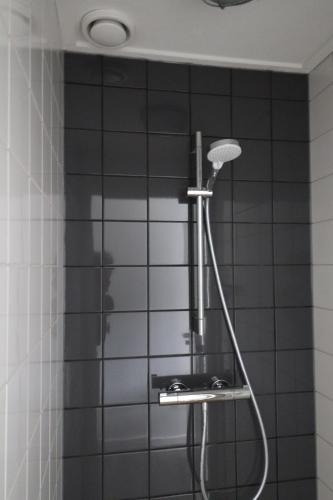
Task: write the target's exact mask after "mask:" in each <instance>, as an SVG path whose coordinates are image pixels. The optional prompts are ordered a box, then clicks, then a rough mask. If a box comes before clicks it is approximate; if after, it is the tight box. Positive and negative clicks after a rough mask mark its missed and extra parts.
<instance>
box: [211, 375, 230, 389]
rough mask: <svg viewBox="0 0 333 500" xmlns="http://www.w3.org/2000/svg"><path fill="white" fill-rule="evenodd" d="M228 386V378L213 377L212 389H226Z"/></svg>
mask: <svg viewBox="0 0 333 500" xmlns="http://www.w3.org/2000/svg"><path fill="white" fill-rule="evenodd" d="M227 387H229V384H228V382H227V381H226V380H223V379H220V378H217V377H212V385H211V389H226V388H227Z"/></svg>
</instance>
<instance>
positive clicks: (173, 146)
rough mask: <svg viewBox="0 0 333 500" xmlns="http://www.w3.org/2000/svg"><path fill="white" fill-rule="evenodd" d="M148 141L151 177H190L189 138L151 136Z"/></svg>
mask: <svg viewBox="0 0 333 500" xmlns="http://www.w3.org/2000/svg"><path fill="white" fill-rule="evenodd" d="M148 141H149V143H148V144H149V145H148V151H149V175H151V176H152V177H154V176H156V177H185V178H188V177H189V175H190V138H189V137H185V136H178V135H160V134H159V135H157V134H149V136H148Z"/></svg>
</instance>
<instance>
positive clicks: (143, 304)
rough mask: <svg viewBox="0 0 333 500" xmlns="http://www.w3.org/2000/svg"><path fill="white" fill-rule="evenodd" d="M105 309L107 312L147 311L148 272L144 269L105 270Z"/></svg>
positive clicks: (122, 268)
mask: <svg viewBox="0 0 333 500" xmlns="http://www.w3.org/2000/svg"><path fill="white" fill-rule="evenodd" d="M103 308H104V310H105V311H141V310H145V309H147V270H146V268H144V267H118V268H116V267H114V268H106V269H103Z"/></svg>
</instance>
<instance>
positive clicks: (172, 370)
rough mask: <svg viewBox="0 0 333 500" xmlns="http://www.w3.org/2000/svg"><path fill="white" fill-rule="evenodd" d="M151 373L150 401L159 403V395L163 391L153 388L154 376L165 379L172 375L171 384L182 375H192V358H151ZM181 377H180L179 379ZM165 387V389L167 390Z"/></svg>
mask: <svg viewBox="0 0 333 500" xmlns="http://www.w3.org/2000/svg"><path fill="white" fill-rule="evenodd" d="M149 373H150V381H149V384H150V401H151V402H157V401H158V393H159V392H160V390H161V389H163V388H161V389H157V388H156V389H153V388H152V379H153V378H154V376H158V377H165V376H168V375H170V384H171V383H172V382H171V380H172V379H173V378H180V379H181V375H190V374H191V357H190V356H177V357H170V358H150V360H149ZM178 376H179V377H178ZM167 388H168V387H165V388H164V389H167Z"/></svg>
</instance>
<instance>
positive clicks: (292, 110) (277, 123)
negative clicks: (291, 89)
mask: <svg viewBox="0 0 333 500" xmlns="http://www.w3.org/2000/svg"><path fill="white" fill-rule="evenodd" d="M272 135H273V139H274V140H280V141H284V140H287V141H307V140H308V139H309V117H308V103H307V102H305V101H304V102H297V101H273V103H272Z"/></svg>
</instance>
